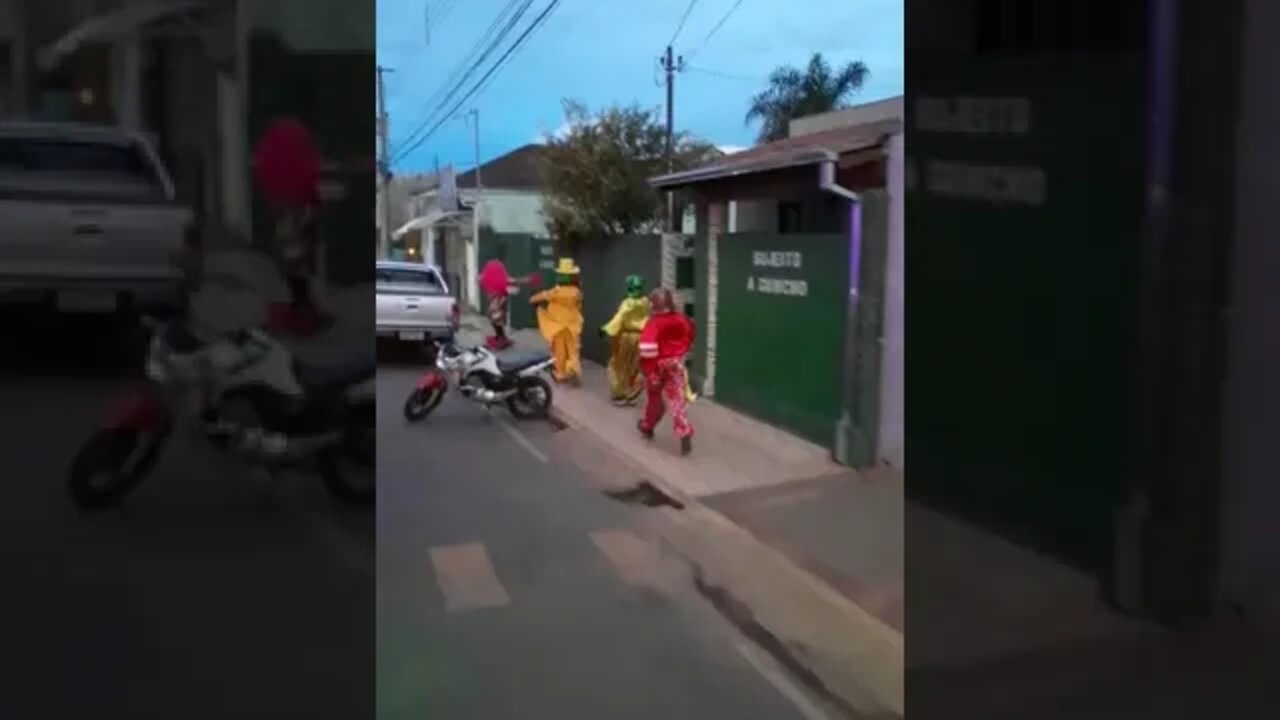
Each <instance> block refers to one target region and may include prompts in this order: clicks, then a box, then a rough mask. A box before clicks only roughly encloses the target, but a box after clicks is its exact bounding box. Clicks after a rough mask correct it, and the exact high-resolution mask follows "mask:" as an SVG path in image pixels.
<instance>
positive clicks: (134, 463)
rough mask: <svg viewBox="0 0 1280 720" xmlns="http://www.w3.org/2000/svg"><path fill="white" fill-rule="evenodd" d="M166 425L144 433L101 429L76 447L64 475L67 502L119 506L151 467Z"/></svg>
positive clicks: (81, 505)
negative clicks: (65, 478) (69, 498)
mask: <svg viewBox="0 0 1280 720" xmlns="http://www.w3.org/2000/svg"><path fill="white" fill-rule="evenodd" d="M168 437H169V428H168V427H165V428H163V429H160V430H157V431H155V432H151V433H147V432H143V431H141V430H136V429H131V428H111V429H101V430H98V431H97V432H95V433H94V434H93V435H91V436H89V439H88V440H86V441H85V443H84V444H83V445H81V446H80V450H79V451H77V452H76V455H75V458H74V459H73V460H72V462H71V469H70V471H69V473H68V475H67V489H68V490H69V491H70V493H71V501H72V502H73V503H75V505H76V506H77V507H79V508H81V509H85V510H90V509H101V508H108V507H114V506H116V505H119V504H120V502H121V501H123V500H124V498H125V496H127V495H128V494H129V493H130V492H131V491H132V490H133V489H134V488H135V487H137V486H138V484H139V483H141V482H142V480H143V478H145V477H146V476H147V474H148V473H150V472H151V470H152V468H153V467H155V463H156V461H157V460H158V459H159V458H160V451H161V450H162V449H163V448H164V445H165V442H166V441H167V440H168Z"/></svg>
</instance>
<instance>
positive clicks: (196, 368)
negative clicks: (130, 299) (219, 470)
mask: <svg viewBox="0 0 1280 720" xmlns="http://www.w3.org/2000/svg"><path fill="white" fill-rule="evenodd" d="M144 324H145V325H146V327H147V329H148V332H149V334H150V336H151V337H150V342H149V346H148V350H147V355H146V382H145V384H144V385H143V386H142V387H141V388H139V389H138V390H137V391H135V392H132V393H130V394H128V395H126V396H124V397H122V398H121V399H120V400H119V401H118V402H117V403H116V404H115V406H114V407H113V408H112V409H111V411H110V412H109V413H108V414H107V416H106V417H105V418H104V419H103V421H102V422H101V424H100V426H99V428H98V429H97V430H96V431H95V432H94V433H93V434H92V435H91V436H90V437H89V439H88V440H87V441H86V442H85V443H84V445H82V446H81V448H80V450H79V452H77V453H76V455H75V457H74V459H73V461H72V464H71V469H70V472H69V475H68V485H69V489H70V493H71V498H72V500H73V501H74V502H75V504H76V505H78V506H80V507H82V508H103V507H109V506H114V505H116V504H118V503H120V502H121V501H122V500H123V499H124V498H125V496H126V495H128V494H129V492H130V491H132V490H133V489H134V488H135V487H137V485H138V484H139V483H140V482H141V481H142V480H143V479H144V478H145V477H146V476H147V474H148V473H149V472H150V471H151V470H152V469H153V468H154V467H155V464H156V461H157V460H158V459H159V457H160V455H161V451H162V450H163V448H164V446H165V443H166V441H167V440H168V438H169V436H170V434H171V433H172V430H173V428H174V426H175V420H179V421H181V420H186V421H189V423H190V424H191V425H194V426H195V427H196V428H197V429H198V430H199V431H200V432H201V434H203V435H204V436H205V437H206V438H207V439H208V440H209V441H210V442H211V443H212V444H213V445H214V446H215V447H217V448H218V449H220V450H225V451H229V452H232V453H234V454H236V455H237V456H239V457H241V458H244V459H246V460H248V461H249V462H250V463H252V464H254V465H257V466H259V467H261V468H263V469H266V470H267V471H268V472H271V473H273V474H274V473H276V472H279V471H281V470H284V469H288V468H304V469H308V470H311V471H314V472H316V473H317V474H318V475H319V476H320V478H321V480H322V481H323V483H324V485H325V487H326V489H327V490H328V491H329V492H330V494H332V495H333V496H335V497H337V498H338V499H340V500H343V501H345V502H349V503H354V504H371V503H372V502H373V501H374V495H375V486H374V484H373V481H372V480H371V479H368V480H366V481H356V480H354V479H353V478H351V477H349V475H348V474H347V473H346V472H344V468H345V467H346V463H348V462H349V463H351V464H352V465H355V466H358V469H359V470H360V474H361V475H367V476H368V477H369V478H372V476H373V465H374V462H375V449H376V426H375V415H376V413H375V375H376V369H377V362H376V359H375V358H374V357H372V355H370V356H369V357H363V356H361V357H356V358H350V359H348V360H347V361H345V362H339V363H334V364H324V365H319V364H313V363H309V362H307V361H304V360H300V359H298V358H296V357H295V356H294V355H293V353H291V352H290V351H289V349H288V348H287V347H285V345H284V344H283V343H281V342H280V341H279V340H277V339H276V338H274V337H272V336H271V335H269V334H268V333H266V332H264V331H261V330H258V329H252V330H238V331H234V332H230V333H223V334H219V335H218V336H216V337H214V338H212V339H210V340H207V341H206V340H204V339H201V338H200V337H197V335H196V334H195V333H194V332H192V330H191V329H190V327H189V325H188V323H187V322H186V321H185V320H170V321H167V322H164V321H160V320H157V319H155V318H151V317H148V318H144Z"/></svg>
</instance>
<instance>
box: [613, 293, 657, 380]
mask: <svg viewBox="0 0 1280 720" xmlns="http://www.w3.org/2000/svg"><path fill="white" fill-rule="evenodd" d="M648 319H649V299H648V298H643V297H641V298H630V297H629V298H626V299H624V300H623V301H622V302H621V303H620V304H619V305H618V311H617V312H616V313H614V315H613V319H612V320H610V321H609V322H607V323H605V325H604V328H603V330H604V334H605V335H608V336H609V337H610V338H611V339H612V340H613V348H612V352H611V353H610V355H609V367H608V373H609V390H610V392H611V394H612V395H613V400H614V402H618V403H623V402H626V403H630V402H635V401H636V399H637V398H639V397H640V393H642V392H644V376H643V375H641V373H640V331H641V330H643V329H644V324H645V321H647V320H648Z"/></svg>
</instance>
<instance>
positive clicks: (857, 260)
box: [849, 202, 862, 309]
mask: <svg viewBox="0 0 1280 720" xmlns="http://www.w3.org/2000/svg"><path fill="white" fill-rule="evenodd" d="M861 287H862V203H860V202H850V203H849V294H850V295H851V296H852V297H853V298H854V301H855V302H856V301H857V297H858V294H859V290H860V289H861ZM855 309H856V308H855Z"/></svg>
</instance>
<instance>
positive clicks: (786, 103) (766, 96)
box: [747, 53, 871, 143]
mask: <svg viewBox="0 0 1280 720" xmlns="http://www.w3.org/2000/svg"><path fill="white" fill-rule="evenodd" d="M870 74H871V71H870V70H868V69H867V66H866V65H865V64H864V63H863V62H862V61H861V60H856V61H854V62H851V63H848V64H847V65H845V66H844V67H842V68H840V69H839V71H835V70H834V69H833V68H832V67H831V64H830V63H828V62H827V60H826V58H824V57H822V53H814V55H813V57H812V58H810V59H809V65H808V67H806V68H804V69H803V70H801V69H800V68H796V67H792V66H790V65H784V66H782V67H780V68H778V69H776V70H774V71H773V74H771V75H770V76H769V87H768V89H766V90H764V91H763V92H761V93H759V94H758V95H756V96H755V97H754V98H752V99H751V107H750V109H748V110H747V124H750V123H752V122H754V121H756V120H760V121H761V127H760V136H759V141H760V142H762V143H763V142H772V141H774V140H781V139H783V138H785V137H787V126H788V125H789V124H790V122H791V121H792V120H794V119H796V118H802V117H806V116H808V115H817V114H820V113H824V112H830V111H832V110H839V109H840V108H842V107H846V106H847V104H848V103H847V102H846V100H847V99H848V97H849V96H850V95H853V94H854V93H856V92H858V91H859V90H861V89H862V86H863V84H864V83H866V81H867V77H868V76H869V75H870Z"/></svg>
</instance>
